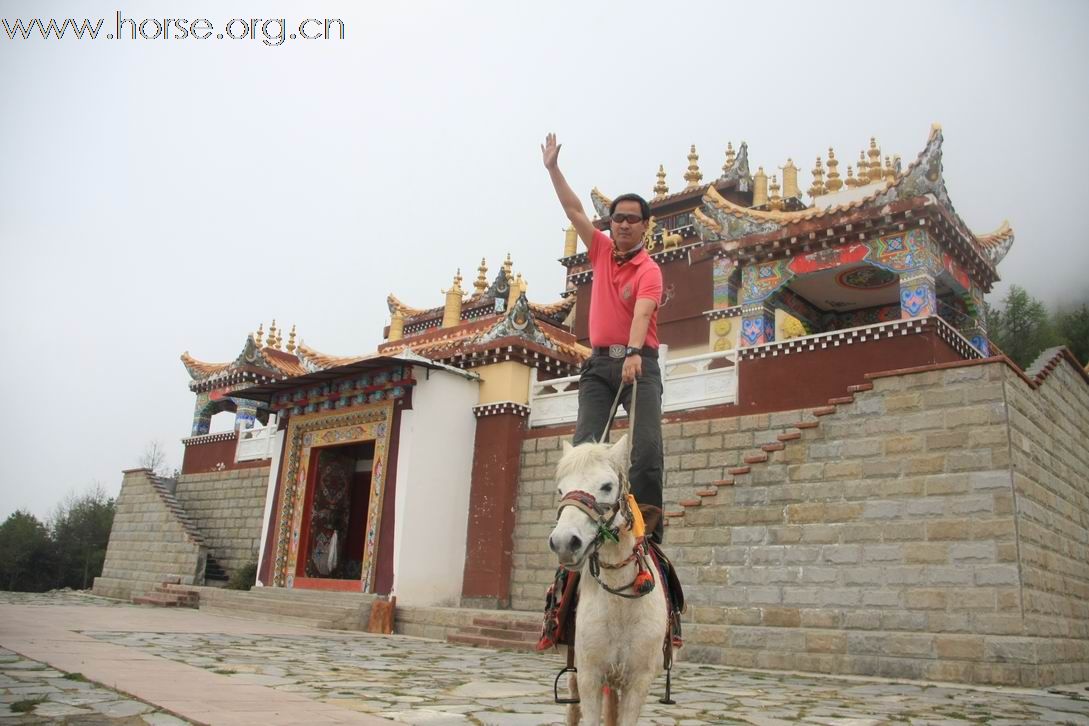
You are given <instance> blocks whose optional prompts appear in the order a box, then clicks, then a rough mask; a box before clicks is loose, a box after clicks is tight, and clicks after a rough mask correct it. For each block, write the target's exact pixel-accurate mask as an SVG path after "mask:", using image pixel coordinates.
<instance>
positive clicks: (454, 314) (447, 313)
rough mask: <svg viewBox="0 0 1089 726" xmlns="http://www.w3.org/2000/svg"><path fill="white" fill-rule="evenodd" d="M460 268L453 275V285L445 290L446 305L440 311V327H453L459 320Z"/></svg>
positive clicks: (461, 292) (462, 293)
mask: <svg viewBox="0 0 1089 726" xmlns="http://www.w3.org/2000/svg"><path fill="white" fill-rule="evenodd" d="M462 295H464V291H463V290H462V289H461V268H460V267H459V268H458V271H457V273H456V274H455V275H454V286H453V287H451V288H450V289H449V290H447V291H446V307H445V309H444V310H443V311H442V327H444V328H453V327H456V326H457V325H458V324H459V323H460V322H461V298H462Z"/></svg>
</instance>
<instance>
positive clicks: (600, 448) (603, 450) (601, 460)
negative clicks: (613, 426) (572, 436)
mask: <svg viewBox="0 0 1089 726" xmlns="http://www.w3.org/2000/svg"><path fill="white" fill-rule="evenodd" d="M610 448H612V447H611V446H610V445H609V444H593V443H585V444H579V445H578V446H576V447H574V448H573V449H571V450H570V451H568V452H567V454H566V455H565V456H564V457H563V458H562V459H560V462H559V463H558V464H557V465H556V478H557V479H562V478H563V477H565V476H568V475H570V474H577V473H578V472H580V471H583V470H585V469H589V468H590V467H592V466H596V465H598V464H605V465H606V466H608V467H610V468H612V464H610V462H609V449H610Z"/></svg>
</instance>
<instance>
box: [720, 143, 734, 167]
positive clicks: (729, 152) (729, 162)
mask: <svg viewBox="0 0 1089 726" xmlns="http://www.w3.org/2000/svg"><path fill="white" fill-rule="evenodd" d="M736 159H737V156H736V155H735V154H734V145H733V143H732V142H730V141H727V142H726V163H725V164H723V165H722V173H723V174H726V173H727V172H729V171H730V169H731V168H732V167H733V165H734V161H735V160H736Z"/></svg>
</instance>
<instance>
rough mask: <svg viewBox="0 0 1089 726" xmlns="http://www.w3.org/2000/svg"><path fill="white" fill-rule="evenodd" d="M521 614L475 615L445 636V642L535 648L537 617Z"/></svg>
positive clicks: (538, 632) (537, 636) (538, 623)
mask: <svg viewBox="0 0 1089 726" xmlns="http://www.w3.org/2000/svg"><path fill="white" fill-rule="evenodd" d="M519 615H520V616H521V617H515V618H511V617H497V616H487V617H481V616H478V617H474V618H473V619H472V624H471V625H464V626H462V627H460V628H458V629H457V630H456V631H455V632H452V633H449V634H448V635H447V636H446V642H448V643H455V644H457V645H471V646H475V647H484V648H496V649H509V650H523V651H529V652H534V651H536V649H537V641H538V639H539V638H540V637H541V622H540V620H539V619H538V620H532V619H529V618H526V617H525V614H524V613H519Z"/></svg>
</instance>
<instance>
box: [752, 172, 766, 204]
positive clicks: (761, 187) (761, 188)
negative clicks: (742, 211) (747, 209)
mask: <svg viewBox="0 0 1089 726" xmlns="http://www.w3.org/2000/svg"><path fill="white" fill-rule="evenodd" d="M767 203H768V175H767V174H765V173H764V167H762V166H758V167H756V173H755V174H754V175H753V177H752V205H753V206H754V207H762V206H764V205H765V204H767Z"/></svg>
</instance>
